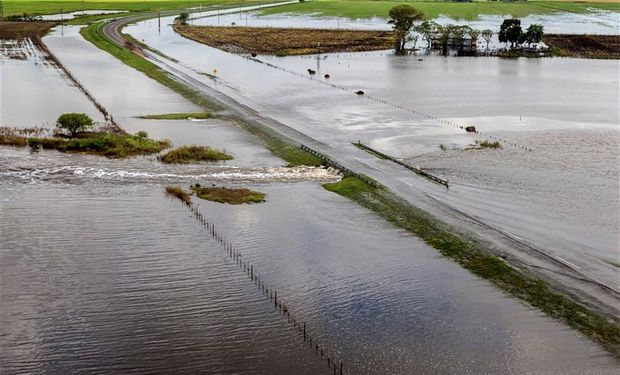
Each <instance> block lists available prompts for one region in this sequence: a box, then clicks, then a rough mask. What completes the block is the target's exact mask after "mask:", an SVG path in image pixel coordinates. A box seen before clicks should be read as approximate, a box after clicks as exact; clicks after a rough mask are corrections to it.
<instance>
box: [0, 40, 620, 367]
mask: <svg viewBox="0 0 620 375" xmlns="http://www.w3.org/2000/svg"><path fill="white" fill-rule="evenodd" d="M68 31H69V30H68V29H65V34H64V36H60V34H59V33H57V34H53V35H51V36H50V37H48V38H46V41H47V42H49V45H50V47H51V48H52V50H53V51H54V52H58V55H59V57H60V58H61V60H63V62H64V63H65V64H66V65H67V66H68V67H69V69H71V70H72V72H74V74H75V75H76V76H77V77H78V79H80V81H82V82H83V83H84V84H85V86H86V87H87V88H88V89H89V90H90V91H91V92H93V93H95V94H96V96H97V98H98V100H100V101H101V102H102V103H103V104H104V105H106V107H108V109H109V110H110V112H111V113H112V114H113V115H114V116H115V118H117V119H119V122H120V123H121V125H123V126H126V127H127V129H128V130H130V131H132V132H134V131H138V130H146V131H148V132H149V133H151V134H152V135H154V134H157V135H161V136H165V137H168V138H171V139H172V140H173V141H174V142H175V143H176V144H188V143H201V144H202V143H205V144H209V145H214V146H222V145H223V146H225V148H227V150H228V151H230V152H232V153H233V155H240V157H239V158H237V159H234V160H232V161H229V162H226V163H222V164H218V165H214V166H210V167H206V166H204V165H202V166H198V167H196V166H189V167H170V166H162V165H160V164H158V163H157V162H156V161H154V160H153V159H152V158H133V159H129V160H123V161H114V160H107V159H102V158H96V157H89V156H82V155H67V154H60V153H57V152H40V153H35V154H31V153H30V152H29V151H28V150H24V149H14V148H9V147H0V239H1V242H0V353H1V356H2V362H1V363H0V372H1V373H3V374H4V373H7V374H18V373H74V372H88V373H130V372H131V373H171V372H178V373H190V372H191V373H208V374H291V373H295V374H297V373H299V374H321V373H325V374H331V373H332V372H331V371H329V370H327V369H326V368H325V367H324V366H325V364H324V363H323V361H320V362H319V361H318V359H317V357H316V356H315V355H314V354H313V352H312V351H311V350H309V349H308V348H307V347H305V346H304V345H303V339H302V338H301V337H300V336H299V335H297V334H296V333H295V332H294V331H293V330H292V329H291V327H290V326H289V325H288V324H286V320H284V319H283V318H281V317H279V316H278V314H277V313H276V312H275V311H274V310H273V307H272V306H273V305H272V304H271V303H269V302H268V301H267V300H265V299H264V298H262V297H261V296H260V294H259V293H258V292H257V290H256V287H255V286H253V285H252V284H251V283H250V282H249V281H248V279H247V278H246V277H245V276H244V275H243V273H242V272H241V271H240V270H239V268H238V267H237V266H236V265H235V263H234V262H233V261H231V260H229V259H228V258H227V257H226V255H225V252H224V251H223V250H222V249H221V248H219V247H218V246H219V245H218V244H217V243H216V242H214V241H213V240H212V239H211V237H210V236H209V235H208V233H207V232H206V231H205V230H204V228H203V227H202V226H200V225H199V224H198V223H197V222H196V221H195V220H194V219H193V218H192V216H191V215H190V214H189V212H188V211H187V209H186V208H184V207H183V206H182V205H181V204H180V203H179V202H178V201H174V200H171V199H169V198H166V197H165V196H164V194H163V189H164V186H165V185H167V184H170V183H178V184H181V185H189V184H190V183H195V182H199V183H201V184H203V185H206V184H209V183H217V184H224V183H225V184H227V185H229V186H237V185H238V184H239V186H243V187H250V188H252V189H255V190H259V191H262V192H265V193H266V194H267V202H266V203H263V204H257V205H242V206H230V205H220V204H216V203H212V202H207V201H199V202H198V204H199V209H200V211H201V212H202V213H203V214H204V215H206V216H207V217H209V218H210V219H211V220H212V221H213V222H215V223H216V225H217V226H218V228H220V229H221V231H222V232H223V233H224V235H225V236H226V238H228V239H230V240H231V241H232V242H233V243H234V244H235V246H236V247H238V248H240V249H241V250H242V252H243V253H244V254H245V256H246V257H247V258H248V259H249V260H250V261H251V262H252V263H253V264H254V265H255V266H256V267H257V270H258V272H260V274H261V275H262V277H263V280H264V281H265V282H266V283H267V284H269V285H271V286H272V287H274V288H276V289H277V290H278V292H279V295H280V296H281V298H283V299H285V300H286V301H287V304H288V305H289V307H290V309H291V311H294V312H295V315H296V316H298V317H303V319H304V321H306V322H307V324H308V326H309V327H310V328H311V329H312V332H313V333H314V334H315V335H316V336H315V337H318V338H319V339H320V341H321V342H323V343H325V344H326V345H327V346H328V347H329V348H332V350H333V351H334V352H335V353H336V354H337V355H338V357H341V358H343V359H344V361H345V368H346V369H347V370H349V373H351V374H355V373H360V374H383V373H385V374H417V373H438V374H453V373H464V374H480V373H498V374H499V373H502V374H503V373H519V374H520V373H550V374H582V373H601V374H605V373H615V372H616V371H617V369H618V362H617V360H615V359H613V358H611V357H610V356H608V355H607V354H606V353H605V352H603V351H602V350H601V348H600V347H598V346H597V345H595V344H593V343H592V342H590V341H589V340H587V339H584V338H583V337H581V336H580V335H579V334H577V333H576V332H575V331H572V330H570V329H568V328H567V327H565V326H562V325H560V324H559V323H557V322H555V321H552V320H550V319H548V318H546V317H545V316H543V315H542V314H541V313H540V312H538V311H535V310H532V309H530V308H528V307H527V306H524V305H523V304H521V303H519V302H518V301H515V300H513V299H510V298H507V297H506V296H504V295H503V294H502V293H501V292H499V291H497V290H496V289H495V288H494V287H492V286H491V285H490V284H489V283H487V282H486V281H484V280H480V279H478V278H476V277H474V276H472V275H471V274H470V273H468V272H467V271H465V270H463V269H462V268H460V267H459V266H457V265H456V264H454V263H452V262H451V261H449V260H447V259H445V258H443V257H441V256H440V255H438V253H437V252H436V251H435V250H433V249H431V248H429V247H428V246H427V245H425V244H424V243H422V242H421V241H419V239H417V238H416V237H414V236H412V235H410V234H408V233H406V232H404V231H402V230H399V229H397V228H395V227H393V226H392V225H390V224H388V223H386V222H385V221H384V220H382V219H380V218H377V217H376V216H375V215H374V214H372V213H370V212H368V211H367V210H365V209H363V208H361V207H359V206H357V205H356V204H354V203H352V202H350V201H348V200H346V199H344V198H342V197H340V196H337V195H335V194H332V193H329V192H327V191H325V190H324V189H323V188H322V187H321V186H320V185H319V184H318V183H317V182H321V181H325V180H333V179H334V178H336V177H335V176H333V175H325V172H324V171H322V170H316V169H311V170H307V171H305V173H306V174H305V175H304V176H305V177H304V178H305V179H304V178H300V179H296V180H293V181H307V182H299V183H286V182H287V181H288V180H277V181H273V180H266V181H261V180H259V179H234V178H230V179H228V180H226V179H224V178H221V176H218V175H217V174H218V171H219V172H221V171H225V172H224V174H233V173H235V171H237V172H238V171H239V170H242V171H250V173H251V174H252V173H254V174H257V173H260V171H262V172H264V173H265V175H273V174H274V173H277V172H278V171H279V172H282V173H293V172H291V171H287V172H285V170H283V169H282V168H280V167H279V166H280V165H281V161H274V158H273V156H270V155H268V154H266V153H265V151H264V149H263V148H262V147H261V146H260V145H259V144H258V143H256V141H255V140H252V139H251V137H249V136H247V134H245V133H243V132H242V131H241V130H240V129H237V128H236V127H234V126H233V125H231V124H224V123H221V122H206V123H190V122H185V121H171V122H166V121H155V122H153V121H146V120H139V119H135V118H134V116H137V115H142V114H152V113H167V112H190V111H193V110H195V109H196V108H195V107H194V106H192V105H190V104H188V103H186V102H185V101H183V100H182V99H181V98H180V97H179V96H177V95H175V94H173V93H171V92H170V91H169V90H167V89H165V88H162V87H160V86H158V85H156V84H155V83H153V82H152V81H150V80H148V79H147V78H145V77H143V76H141V75H140V74H139V73H137V72H135V71H133V70H132V69H130V68H127V67H124V66H122V65H120V63H117V62H115V61H114V60H113V59H112V58H110V57H109V56H108V55H106V54H105V53H104V52H101V51H98V50H96V49H95V48H94V47H92V46H90V45H88V44H87V43H85V42H83V41H81V40H80V39H79V36H77V35H76V34H75V33H74V34H71V33H69V32H68ZM251 66H253V65H249V67H251ZM104 74H105V75H104ZM228 74H229V73H227V74H226V79H228V77H229V75H228ZM231 76H232V75H231ZM102 78H105V79H102ZM291 82H295V81H292V80H291ZM239 83H242V82H239ZM304 84H306V83H304ZM239 87H243V90H244V92H249V93H252V92H253V91H252V90H248V91H245V90H247V88H246V87H245V86H241V85H240V86H239ZM266 88H269V87H265V89H266ZM321 94H323V92H321V91H315V92H314V94H313V95H317V96H320V95H321ZM298 98H299V97H298ZM273 99H274V102H275V103H274V105H275V106H276V107H277V106H281V105H282V103H281V99H280V98H278V97H275V98H273ZM291 99H292V100H293V99H295V97H294V96H293V97H291ZM253 100H256V97H254V99H253ZM293 102H294V100H293ZM50 103H54V102H53V101H52V102H50ZM257 103H260V102H257ZM50 105H51V104H50ZM289 110H291V111H292V112H293V113H295V116H297V114H298V113H299V111H303V106H300V108H299V109H297V108H293V107H291V108H289ZM50 112H52V111H50ZM28 115H29V114H26V116H28ZM51 121H53V118H52V120H51ZM317 125H318V127H319V128H321V127H322V126H323V125H322V124H321V123H317ZM337 126H338V127H341V124H337ZM366 126H367V124H365V123H360V124H359V127H360V128H365V127H366ZM339 132H341V130H339ZM337 133H338V132H337ZM337 133H336V134H337ZM194 135H195V136H194ZM455 138H458V137H455ZM334 142H336V143H341V144H345V143H346V141H345V137H340V136H339V137H334ZM275 160H277V159H275ZM316 173H319V174H321V176H323V177H321V178H318V177H317V176H316V175H315V174H316ZM293 174H294V173H293ZM235 178H237V177H235ZM323 178H325V179H323ZM267 182H269V183H267Z"/></svg>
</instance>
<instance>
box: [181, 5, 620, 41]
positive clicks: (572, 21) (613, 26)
mask: <svg viewBox="0 0 620 375" xmlns="http://www.w3.org/2000/svg"><path fill="white" fill-rule="evenodd" d="M193 18H194V19H193V20H192V21H191V22H192V24H195V25H219V26H228V25H231V24H233V23H234V24H236V25H239V26H253V27H304V28H305V27H308V28H330V29H332V28H341V29H374V30H388V29H390V28H391V25H388V23H387V21H388V20H387V15H386V17H384V18H382V17H373V18H360V19H350V18H343V17H327V16H306V15H299V14H286V13H284V14H275V15H272V14H270V15H264V14H262V13H261V12H260V11H256V12H244V13H238V14H221V15H219V16H215V17H213V16H212V14H211V13H204V14H202V15H201V14H200V13H198V14H196V15H194V16H193ZM505 18H510V16H509V15H506V16H498V15H484V14H482V15H480V16H479V17H478V19H477V20H459V19H452V18H449V17H446V16H440V17H438V18H437V19H435V20H434V21H435V22H437V23H439V24H442V25H445V24H458V25H470V26H471V27H473V28H475V29H480V30H483V29H491V30H493V31H494V32H497V31H499V28H500V25H501V24H502V21H503V20H504V19H505ZM521 23H522V24H523V25H526V26H527V25H530V24H533V23H536V24H542V25H544V26H545V32H548V33H556V34H561V33H567V34H615V35H617V34H618V33H620V29H618V24H619V23H620V14H619V13H615V12H610V11H603V10H595V9H593V10H592V12H591V13H585V14H577V13H568V12H557V13H554V14H548V15H531V16H528V17H523V18H521Z"/></svg>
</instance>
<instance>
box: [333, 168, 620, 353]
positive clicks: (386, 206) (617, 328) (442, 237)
mask: <svg viewBox="0 0 620 375" xmlns="http://www.w3.org/2000/svg"><path fill="white" fill-rule="evenodd" d="M323 186H324V187H325V189H327V190H329V191H332V192H334V193H337V194H340V195H342V196H344V197H347V198H349V199H351V200H353V201H355V202H357V203H359V204H360V205H362V206H364V207H366V208H368V209H370V210H372V211H374V212H375V213H377V214H378V215H379V216H381V217H383V218H385V219H386V220H388V221H389V222H391V223H392V224H395V225H397V226H399V227H401V228H403V229H406V230H408V231H409V232H411V233H413V234H415V235H417V236H419V237H420V238H421V239H422V240H424V242H426V243H427V244H428V245H430V246H432V247H434V248H435V249H437V250H438V251H439V252H440V253H441V254H443V255H445V256H448V257H450V258H452V259H453V260H454V261H456V262H457V263H459V264H460V265H461V266H463V267H464V268H466V269H467V270H469V271H471V272H472V273H474V274H475V275H477V276H479V277H481V278H484V279H487V280H489V281H491V282H492V283H493V284H495V285H496V286H498V287H499V288H500V289H502V290H503V291H504V292H506V293H507V294H509V295H512V296H514V297H517V298H519V299H521V300H523V301H525V302H527V303H528V304H530V305H532V306H534V307H536V308H538V309H540V310H541V311H543V312H544V313H545V314H547V315H549V316H550V317H552V318H555V319H557V320H559V321H561V322H563V323H565V324H567V325H568V326H570V327H572V328H574V329H576V330H578V331H580V332H581V333H583V334H584V335H586V336H588V337H590V338H591V339H593V340H594V341H596V342H598V343H600V344H602V345H603V346H604V347H605V348H606V349H607V350H608V351H609V352H610V353H612V354H613V355H615V356H616V357H620V325H619V324H618V321H617V320H614V321H613V322H611V321H608V320H606V319H605V318H603V317H601V316H599V315H597V314H596V313H594V312H593V311H591V310H589V309H588V308H586V307H584V306H581V305H579V304H577V303H575V302H573V301H571V300H570V299H568V298H567V297H565V296H564V295H562V294H560V293H558V292H556V291H554V290H553V289H551V287H550V286H549V284H547V283H546V282H545V281H543V280H541V279H538V278H536V277H535V276H533V275H530V274H527V273H525V272H523V271H519V270H517V269H515V268H513V267H511V266H509V265H508V264H506V263H505V262H504V261H503V260H502V259H501V258H499V257H496V256H493V255H491V254H488V253H487V252H485V251H484V250H482V249H480V248H479V247H477V245H476V244H475V243H474V241H473V240H471V239H468V238H466V236H464V235H460V234H458V233H457V232H456V231H454V229H453V228H450V227H449V226H447V225H445V224H442V223H440V222H439V221H438V220H436V219H435V218H433V217H432V216H431V215H429V214H428V213H426V212H424V211H422V210H421V209H419V208H416V207H414V206H412V205H411V204H409V203H408V202H406V201H404V200H402V199H400V198H398V197H397V196H395V195H394V194H392V193H391V192H389V191H387V190H385V189H383V188H374V187H372V186H370V185H368V184H366V183H364V182H363V181H361V180H359V179H357V178H355V177H345V178H343V179H342V181H340V182H336V183H332V184H325V185H323Z"/></svg>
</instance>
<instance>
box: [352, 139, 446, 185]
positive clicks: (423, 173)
mask: <svg viewBox="0 0 620 375" xmlns="http://www.w3.org/2000/svg"><path fill="white" fill-rule="evenodd" d="M354 145H356V146H357V147H359V148H361V149H363V150H365V151H367V152H369V153H371V154H375V155H378V156H379V157H381V158H383V159H386V160H390V161H392V162H394V163H396V164H399V165H402V166H403V167H405V168H407V169H409V170H410V171H413V172H415V173H416V174H419V175H421V176H424V177H426V178H428V179H429V180H431V181H434V182H436V183H438V184H442V185H444V186H445V187H447V188H450V185H449V183H448V180H444V179H442V178H439V177H437V176H433V175H432V174H430V173H428V172H426V171H423V170H422V169H420V168H418V167H416V166H414V165H411V164H407V163H405V162H403V161H402V160H399V159H396V158H395V157H393V156H390V155H387V154H384V153H383V152H381V151H378V150H375V149H374V148H372V147H370V146H368V145H365V144H363V143H362V142H360V141H357V142H356V143H354Z"/></svg>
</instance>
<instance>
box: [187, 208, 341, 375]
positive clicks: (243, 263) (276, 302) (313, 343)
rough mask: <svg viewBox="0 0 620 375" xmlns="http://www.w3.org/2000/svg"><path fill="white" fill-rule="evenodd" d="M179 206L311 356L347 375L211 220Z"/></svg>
mask: <svg viewBox="0 0 620 375" xmlns="http://www.w3.org/2000/svg"><path fill="white" fill-rule="evenodd" d="M180 202H182V203H183V205H184V206H185V207H186V208H187V209H188V210H189V211H190V212H191V214H192V216H193V217H194V218H195V219H196V221H198V223H199V224H200V225H201V226H202V227H203V228H204V229H205V230H206V231H207V232H208V234H209V235H210V236H211V237H212V238H213V239H214V240H215V241H216V242H217V243H218V244H219V245H220V247H221V248H222V250H224V251H225V253H226V255H227V256H228V258H229V259H230V260H232V261H234V262H235V263H236V264H237V266H238V267H239V269H240V270H242V271H243V273H244V274H245V275H246V277H247V278H248V279H249V281H250V282H252V283H253V284H254V286H255V287H256V288H257V290H258V291H259V292H260V293H261V295H262V296H263V297H264V298H265V299H267V300H269V302H270V303H272V304H273V307H274V309H275V311H276V312H277V313H278V314H279V315H280V316H281V317H282V318H285V319H286V322H287V323H288V324H289V325H291V326H292V327H293V329H294V330H295V333H296V334H297V335H299V336H300V337H302V338H303V343H304V345H306V346H307V347H308V348H310V349H311V350H312V351H313V353H314V354H315V355H316V356H317V357H319V358H320V359H321V360H322V361H324V364H325V366H326V367H327V368H328V369H329V371H330V372H333V374H334V375H350V373H349V372H348V371H346V369H345V367H344V360H343V359H342V358H338V356H337V355H336V354H335V353H336V352H335V351H334V350H333V349H330V348H329V347H328V344H327V343H325V342H323V341H322V340H321V341H319V339H318V338H317V337H316V335H315V334H312V332H311V329H310V328H309V327H308V324H307V322H306V321H304V320H303V319H300V318H298V316H296V315H295V314H293V313H292V312H291V309H290V308H289V306H288V304H286V303H285V302H284V300H283V298H282V295H278V291H277V290H276V289H275V288H273V287H270V286H268V285H267V284H266V283H265V282H264V281H263V277H262V276H261V275H260V273H259V272H258V269H257V268H256V267H255V266H254V264H252V262H250V261H249V260H247V259H246V257H244V256H243V254H242V253H241V251H239V249H238V248H237V247H235V246H234V245H233V243H232V242H231V241H229V240H228V239H226V238H225V236H224V235H223V234H222V232H221V231H219V230H218V229H217V227H216V226H215V224H214V223H213V221H212V220H210V219H209V218H207V217H206V216H205V215H203V214H202V213H201V212H200V210H199V208H198V206H197V205H196V204H194V203H192V202H186V201H182V200H180Z"/></svg>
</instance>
